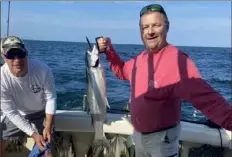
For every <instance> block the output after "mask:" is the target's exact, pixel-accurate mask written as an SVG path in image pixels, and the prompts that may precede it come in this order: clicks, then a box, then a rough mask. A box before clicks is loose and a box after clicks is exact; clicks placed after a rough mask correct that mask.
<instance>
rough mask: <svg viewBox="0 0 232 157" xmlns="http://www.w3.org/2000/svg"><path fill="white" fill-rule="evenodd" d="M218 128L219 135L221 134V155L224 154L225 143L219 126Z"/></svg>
mask: <svg viewBox="0 0 232 157" xmlns="http://www.w3.org/2000/svg"><path fill="white" fill-rule="evenodd" d="M217 129H218V132H219V135H220V140H221V155H223V152H224V148H223V145H222V134H221V131H220V129H219V128H217Z"/></svg>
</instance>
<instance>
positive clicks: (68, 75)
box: [25, 40, 232, 121]
mask: <svg viewBox="0 0 232 157" xmlns="http://www.w3.org/2000/svg"><path fill="white" fill-rule="evenodd" d="M25 44H26V46H27V48H28V50H29V57H30V58H37V59H40V60H42V61H44V62H45V63H47V64H48V65H49V66H50V67H51V68H52V70H53V73H54V77H55V84H56V89H57V94H58V109H61V110H81V109H82V100H83V95H84V94H85V92H86V90H85V89H86V82H85V81H86V80H85V62H84V54H85V50H86V49H87V48H88V45H87V44H86V43H78V42H57V41H32V40H25ZM177 47H178V46H177ZM114 48H115V49H116V51H117V52H118V54H119V55H120V57H121V58H122V59H124V60H128V59H130V58H131V57H133V56H135V55H136V54H138V53H139V52H140V51H142V50H143V46H142V45H114ZM179 48H180V49H182V50H183V51H185V52H186V53H187V54H188V55H189V56H190V57H191V58H192V59H193V61H194V62H195V64H196V66H197V67H198V69H199V71H200V73H201V75H202V77H203V78H204V79H205V80H206V81H207V82H208V83H209V84H210V85H212V86H213V87H214V88H215V89H216V90H217V91H218V92H220V94H221V95H223V96H224V97H225V98H226V100H227V101H229V102H230V103H231V102H232V98H231V86H232V80H231V71H232V70H231V59H232V53H231V49H230V48H216V47H183V46H179ZM101 61H102V64H103V66H104V68H105V75H106V81H107V94H108V100H109V103H110V105H111V108H113V109H122V108H123V107H125V105H126V104H127V103H128V99H129V94H130V88H129V82H127V81H122V80H119V79H117V78H116V77H115V76H114V74H113V73H112V72H111V70H110V69H109V65H108V62H107V61H106V59H105V56H104V55H102V59H101ZM182 119H185V120H193V121H204V120H205V117H204V115H202V114H201V112H199V111H195V109H194V107H193V106H192V104H190V103H187V102H184V103H183V104H182Z"/></svg>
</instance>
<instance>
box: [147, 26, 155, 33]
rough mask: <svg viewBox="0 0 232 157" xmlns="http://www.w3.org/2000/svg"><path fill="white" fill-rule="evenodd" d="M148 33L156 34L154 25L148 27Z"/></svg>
mask: <svg viewBox="0 0 232 157" xmlns="http://www.w3.org/2000/svg"><path fill="white" fill-rule="evenodd" d="M148 34H150V35H154V34H155V30H154V27H151V26H150V27H149V28H148Z"/></svg>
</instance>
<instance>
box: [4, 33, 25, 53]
mask: <svg viewBox="0 0 232 157" xmlns="http://www.w3.org/2000/svg"><path fill="white" fill-rule="evenodd" d="M12 49H19V50H21V51H22V52H26V48H25V46H24V42H23V41H22V40H21V39H20V38H19V37H16V36H8V37H6V38H3V39H2V40H1V53H2V54H4V55H6V54H7V53H8V52H9V51H10V50H12Z"/></svg>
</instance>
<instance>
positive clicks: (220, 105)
mask: <svg viewBox="0 0 232 157" xmlns="http://www.w3.org/2000/svg"><path fill="white" fill-rule="evenodd" d="M139 25H140V32H141V38H142V41H143V43H144V45H145V47H146V49H145V50H144V51H143V52H141V53H140V54H138V55H137V56H136V57H134V58H132V59H130V60H129V61H127V62H124V61H123V60H121V59H120V57H119V56H118V55H117V53H116V52H115V50H114V48H113V47H112V44H111V40H110V38H104V37H102V38H100V39H98V46H99V50H100V51H104V50H106V51H105V54H106V58H107V60H108V61H109V64H110V67H111V70H112V71H113V73H114V74H115V75H116V76H117V77H118V78H119V79H121V80H128V81H130V85H131V98H130V99H131V102H130V113H131V121H132V124H133V126H134V128H135V133H134V139H135V149H136V152H135V154H136V156H137V157H139V156H152V157H177V156H178V150H179V149H178V146H179V137H180V119H181V118H180V117H181V99H184V100H186V101H188V102H190V103H192V104H193V105H194V107H195V108H197V109H198V110H200V111H201V112H202V113H203V114H205V115H206V117H207V118H208V119H209V120H211V121H213V122H214V123H216V124H218V125H220V126H222V127H223V128H225V129H227V130H230V131H232V108H231V106H230V104H228V102H227V101H226V100H225V99H224V98H223V97H222V96H221V95H220V94H219V93H217V92H216V91H215V90H214V89H213V88H212V87H211V86H210V85H209V84H207V83H206V82H205V81H204V80H203V79H202V77H201V75H200V73H199V71H198V69H197V68H196V66H195V64H194V62H193V61H192V60H191V58H190V57H189V56H188V55H187V54H185V53H184V52H181V50H179V49H178V48H176V47H175V46H173V45H171V44H169V43H168V42H167V33H168V30H169V20H168V17H167V15H166V13H165V11H164V9H163V7H162V6H160V5H157V4H153V5H149V6H146V7H144V8H143V9H142V10H141V12H140V22H139Z"/></svg>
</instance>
